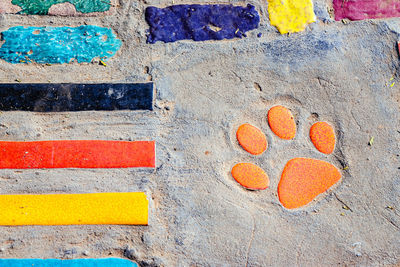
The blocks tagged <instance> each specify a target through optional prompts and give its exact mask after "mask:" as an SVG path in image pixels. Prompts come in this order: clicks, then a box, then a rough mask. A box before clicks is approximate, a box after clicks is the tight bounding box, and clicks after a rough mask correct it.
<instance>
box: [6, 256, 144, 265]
mask: <svg viewBox="0 0 400 267" xmlns="http://www.w3.org/2000/svg"><path fill="white" fill-rule="evenodd" d="M0 266H2V267H27V266H37V267H80V266H85V267H109V266H113V267H138V265H137V264H136V263H134V262H132V261H129V260H125V259H118V258H104V259H75V260H59V259H0Z"/></svg>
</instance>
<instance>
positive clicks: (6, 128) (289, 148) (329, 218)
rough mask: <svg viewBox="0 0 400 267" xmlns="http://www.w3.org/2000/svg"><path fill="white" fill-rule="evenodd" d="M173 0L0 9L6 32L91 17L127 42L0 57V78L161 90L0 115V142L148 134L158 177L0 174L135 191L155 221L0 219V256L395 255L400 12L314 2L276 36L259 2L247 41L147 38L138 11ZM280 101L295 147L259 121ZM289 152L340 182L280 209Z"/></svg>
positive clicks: (54, 188)
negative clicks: (10, 223) (142, 98)
mask: <svg viewBox="0 0 400 267" xmlns="http://www.w3.org/2000/svg"><path fill="white" fill-rule="evenodd" d="M172 3H175V4H178V3H188V2H187V1H178V0H175V1H172V0H169V1H164V0H163V1H161V0H146V1H145V0H143V1H137V0H123V1H122V0H121V1H120V8H119V9H117V11H116V14H114V15H113V16H99V17H71V18H65V17H54V16H20V15H0V31H4V30H6V29H8V28H9V27H12V26H17V25H25V26H46V25H47V26H78V25H82V24H88V25H98V26H106V27H111V28H112V29H113V30H114V32H115V33H116V34H117V36H118V37H119V38H120V39H121V40H122V41H123V46H122V48H121V50H120V51H119V52H118V53H117V55H116V56H115V57H113V58H111V59H110V60H109V61H108V62H107V66H106V67H105V66H101V65H99V64H98V62H94V63H93V64H77V63H74V64H70V65H51V66H46V65H38V64H31V65H25V64H18V65H12V64H9V63H6V62H4V61H0V82H4V83H9V82H15V81H16V80H20V81H21V82H48V81H49V82H54V83H60V82H63V83H65V82H73V83H100V82H146V81H154V82H155V85H156V99H155V110H154V111H139V112H137V111H113V112H71V113H68V112H65V113H49V114H44V113H29V112H1V113H0V138H1V140H30V141H33V140H59V139H81V140H82V139H105V140H156V142H157V168H156V169H155V170H154V171H153V170H145V169H112V170H111V169H96V170H94V169H93V170H92V169H88V170H79V169H64V170H63V169H57V170H0V193H1V194H18V193H21V194H29V193H31V194H34V193H35V194H36V193H92V192H129V191H133V192H135V191H143V192H146V193H147V194H148V196H149V200H150V220H149V223H150V225H149V226H139V227H138V226H54V227H49V226H46V227H45V226H35V227H31V226H24V227H0V257H1V258H9V257H16V258H31V257H39V258H53V257H54V258H64V259H67V258H82V257H108V256H117V257H128V258H130V259H133V260H135V261H137V262H138V263H139V264H140V265H142V266H382V265H386V266H395V265H396V264H399V263H400V169H399V168H400V145H399V144H400V117H399V108H400V107H399V105H400V89H399V88H400V79H399V78H400V77H399V75H398V70H399V54H398V51H397V47H396V42H397V40H398V38H399V34H400V19H399V18H397V19H396V18H394V19H387V20H368V21H358V22H345V23H343V22H335V21H333V20H332V19H331V18H330V17H329V8H330V7H331V4H330V3H329V2H324V1H321V0H315V3H314V5H315V11H316V15H317V17H318V20H317V22H316V23H313V24H311V25H310V26H309V27H308V28H307V29H306V31H304V32H301V33H298V34H291V35H290V36H288V35H280V34H279V33H278V31H277V30H276V28H274V27H273V26H271V25H270V23H269V19H268V13H267V4H266V1H261V0H251V1H248V2H246V3H251V4H253V5H255V6H256V8H257V10H258V11H259V13H260V16H261V25H260V28H259V29H258V30H254V31H252V32H250V33H249V34H248V37H247V38H244V39H241V40H229V41H208V42H193V41H180V42H176V43H169V44H164V43H156V44H154V45H149V44H146V30H147V24H146V22H145V20H144V10H145V7H146V6H149V5H157V6H167V5H170V4H172ZM190 3H210V2H208V1H200V0H198V1H191V2H190ZM212 3H233V4H245V2H243V1H213V2H212ZM258 33H262V36H261V37H260V38H258V37H257V34H258ZM392 77H393V78H394V79H393V80H391V78H392ZM393 82H394V83H395V84H394V85H393V86H391V85H392V83H393ZM275 104H281V105H284V106H286V107H288V108H290V109H291V110H292V112H293V114H294V116H295V119H296V123H297V125H298V127H297V131H298V132H297V135H296V137H295V138H294V140H291V141H286V140H280V139H279V138H278V137H276V136H275V135H274V134H273V133H272V132H271V130H270V129H269V127H268V124H267V120H266V115H267V111H268V109H269V108H270V107H272V106H273V105H275ZM317 120H323V121H327V122H329V123H331V124H332V125H333V126H334V128H335V131H336V136H337V145H336V148H335V151H334V153H333V154H332V155H329V156H326V155H324V154H322V153H319V152H318V151H317V150H316V149H315V148H314V147H313V144H312V143H311V141H310V139H309V136H308V133H309V129H310V127H311V125H312V123H313V122H315V121H317ZM242 123H251V124H253V125H255V126H257V127H258V128H260V129H261V130H262V131H263V132H264V133H265V134H266V136H267V139H268V142H269V147H268V150H267V151H266V152H265V153H264V154H262V155H261V156H251V155H250V154H248V153H247V152H245V151H244V150H243V149H242V148H241V147H240V146H239V145H238V143H237V141H236V138H235V131H236V129H237V127H238V126H239V125H240V124H242ZM371 137H374V143H373V145H372V146H369V145H368V142H369V140H370V138H371ZM294 157H312V158H316V159H323V160H326V161H328V162H330V163H332V164H334V165H335V166H337V167H338V168H339V169H340V170H341V173H342V179H341V181H340V182H339V184H337V185H336V186H335V187H334V188H332V189H330V190H329V191H328V192H327V193H326V194H323V195H322V196H320V197H319V198H318V200H317V201H314V202H313V203H311V204H310V205H308V206H306V207H304V208H302V209H299V210H295V211H290V210H286V209H285V208H283V207H282V205H281V204H280V203H279V200H278V196H277V186H278V182H279V178H280V175H281V172H282V170H283V167H284V165H285V164H286V162H287V161H288V160H290V159H292V158H294ZM238 162H251V163H255V164H257V165H258V166H260V167H262V168H263V169H264V170H265V171H266V172H267V173H268V175H269V177H270V181H271V183H270V187H269V188H268V189H266V190H264V191H248V190H245V189H244V188H242V187H241V186H240V185H239V184H238V183H236V182H235V181H234V180H233V178H232V177H231V175H230V169H231V168H232V167H233V166H234V165H235V164H236V163H238ZM346 166H348V168H346ZM343 169H346V170H343ZM344 206H347V207H348V208H349V209H343V207H344ZM0 213H1V212H0Z"/></svg>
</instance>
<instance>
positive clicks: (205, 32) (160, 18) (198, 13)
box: [146, 5, 260, 43]
mask: <svg viewBox="0 0 400 267" xmlns="http://www.w3.org/2000/svg"><path fill="white" fill-rule="evenodd" d="M146 21H147V23H148V24H149V25H150V30H149V35H148V38H147V42H148V43H155V42H157V41H162V42H165V43H168V42H175V41H178V40H185V39H191V40H194V41H206V40H222V39H233V38H242V37H245V36H246V34H245V33H246V32H247V31H250V30H253V29H256V28H258V24H259V22H260V16H259V15H258V12H257V11H256V10H255V8H254V6H252V5H247V6H246V7H243V6H233V5H174V6H169V7H166V8H157V7H148V8H147V9H146Z"/></svg>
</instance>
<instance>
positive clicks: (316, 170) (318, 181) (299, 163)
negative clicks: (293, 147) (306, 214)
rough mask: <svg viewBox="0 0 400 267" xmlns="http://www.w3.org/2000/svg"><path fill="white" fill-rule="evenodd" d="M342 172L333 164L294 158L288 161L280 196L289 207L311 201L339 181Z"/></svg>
mask: <svg viewBox="0 0 400 267" xmlns="http://www.w3.org/2000/svg"><path fill="white" fill-rule="evenodd" d="M341 176H342V175H341V174H340V172H339V170H338V169H337V168H336V167H335V166H333V165H332V164H330V163H328V162H325V161H322V160H317V159H309V158H294V159H292V160H289V162H288V163H286V166H285V168H284V170H283V172H282V176H281V180H280V182H279V185H278V196H279V200H280V202H281V203H282V205H283V206H284V207H285V208H287V209H296V208H300V207H302V206H304V205H307V204H308V203H310V202H311V201H312V200H313V199H314V198H315V197H316V196H318V195H319V194H321V193H324V192H325V191H326V190H328V189H329V188H330V187H331V186H332V185H334V184H335V183H337V182H338V181H339V180H340V178H341Z"/></svg>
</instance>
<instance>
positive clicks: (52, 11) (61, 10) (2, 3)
mask: <svg viewBox="0 0 400 267" xmlns="http://www.w3.org/2000/svg"><path fill="white" fill-rule="evenodd" d="M113 5H115V1H114V0H113V1H110V0H91V1H87V0H47V1H43V0H0V13H18V14H27V15H64V16H73V15H83V14H90V13H93V12H106V11H109V10H110V8H111V7H112V6H113Z"/></svg>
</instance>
